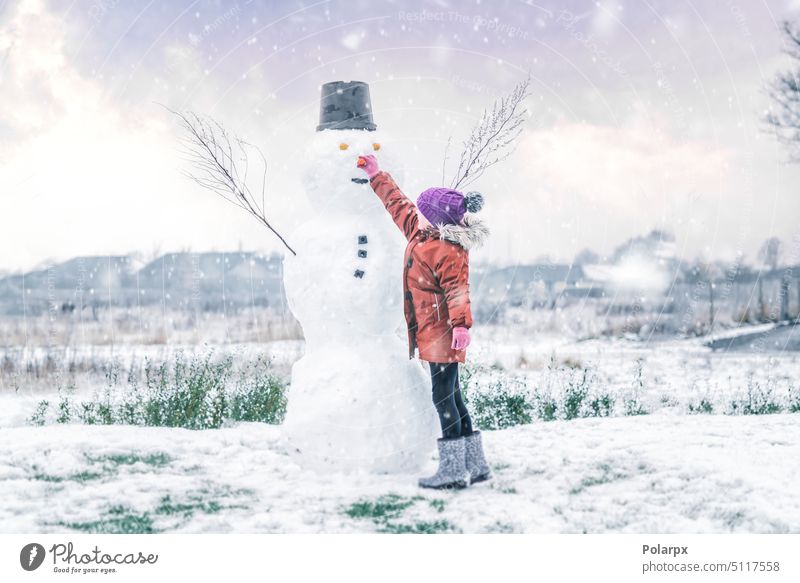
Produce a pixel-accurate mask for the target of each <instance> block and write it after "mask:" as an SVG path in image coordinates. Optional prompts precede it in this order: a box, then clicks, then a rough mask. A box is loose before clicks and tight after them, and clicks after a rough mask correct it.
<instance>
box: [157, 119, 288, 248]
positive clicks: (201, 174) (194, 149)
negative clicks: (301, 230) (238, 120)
mask: <svg viewBox="0 0 800 583" xmlns="http://www.w3.org/2000/svg"><path fill="white" fill-rule="evenodd" d="M164 108H165V109H166V110H167V111H169V112H170V113H172V114H174V115H176V116H177V117H178V119H179V120H180V124H181V127H182V128H183V130H184V131H185V136H184V139H183V153H184V155H185V159H186V160H187V161H188V162H189V163H190V164H191V166H192V169H191V170H187V171H184V175H185V176H187V177H188V178H189V179H191V180H192V181H194V182H195V184H197V185H199V186H200V187H202V188H204V189H206V190H210V191H211V192H213V193H214V194H216V195H218V196H220V197H222V198H223V199H224V200H225V201H227V202H229V203H231V204H233V205H235V206H237V207H239V208H240V209H242V210H244V211H247V212H248V213H249V214H251V215H252V216H253V217H255V218H256V219H257V220H258V221H259V222H260V223H262V224H263V225H264V226H265V227H267V228H268V229H269V230H270V231H272V232H273V233H274V234H275V236H276V237H278V239H280V240H281V243H283V244H284V245H285V246H286V248H287V249H288V250H289V251H291V252H292V254H293V255H297V253H296V252H295V250H294V249H292V248H291V247H290V246H289V244H288V243H287V242H286V240H285V239H284V238H283V236H281V234H280V233H278V231H277V230H275V228H274V227H273V226H272V224H270V222H269V220H267V216H266V213H265V198H266V184H267V159H266V157H265V156H264V153H263V152H262V151H261V150H260V149H259V148H258V147H257V146H255V145H254V144H251V143H249V142H246V141H245V140H243V139H241V138H239V137H238V136H235V135H229V134H228V132H227V131H226V130H225V128H224V127H223V126H222V124H220V123H219V122H217V121H215V120H213V119H211V118H202V117H200V116H199V115H197V114H196V113H192V112H189V113H185V114H184V113H180V112H177V111H173V110H171V109H169V108H168V107H164ZM251 152H255V153H256V154H257V156H258V158H259V160H260V163H261V164H262V166H263V168H264V170H263V172H262V173H261V203H260V204H259V201H258V198H256V196H254V195H253V192H252V191H251V190H250V187H249V186H248V180H247V176H248V173H249V170H250V156H249V155H248V154H250V153H251Z"/></svg>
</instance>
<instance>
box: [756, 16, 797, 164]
mask: <svg viewBox="0 0 800 583" xmlns="http://www.w3.org/2000/svg"><path fill="white" fill-rule="evenodd" d="M782 29H783V34H784V37H785V40H786V47H785V48H784V52H785V53H786V54H787V55H789V56H790V57H791V58H792V59H793V60H794V61H796V62H797V63H798V67H797V68H796V69H795V70H789V71H782V72H780V73H778V74H777V75H776V77H775V78H774V79H773V80H772V82H771V83H770V85H769V87H768V93H769V96H770V97H771V99H772V107H770V109H769V111H767V113H766V114H765V115H764V118H763V121H764V123H765V124H766V126H767V127H768V129H769V130H770V131H771V132H772V133H774V134H775V136H776V137H777V138H778V140H779V141H780V142H781V143H783V144H786V145H787V146H788V147H789V156H790V158H791V160H792V161H794V162H800V26H798V25H794V24H792V23H790V22H784V23H783V25H782Z"/></svg>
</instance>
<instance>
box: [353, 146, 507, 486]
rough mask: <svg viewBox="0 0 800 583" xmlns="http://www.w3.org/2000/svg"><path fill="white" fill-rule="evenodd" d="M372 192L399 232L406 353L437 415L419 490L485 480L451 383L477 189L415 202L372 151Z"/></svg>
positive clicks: (464, 310)
mask: <svg viewBox="0 0 800 583" xmlns="http://www.w3.org/2000/svg"><path fill="white" fill-rule="evenodd" d="M357 165H358V167H359V168H361V169H362V170H364V172H366V174H367V176H368V177H369V182H370V185H371V186H372V189H373V190H374V191H375V194H377V195H378V197H379V198H380V199H381V202H382V203H383V205H384V206H385V207H386V210H387V211H389V214H390V215H391V216H392V219H393V220H394V222H395V224H396V225H397V226H398V227H399V228H400V230H401V231H403V234H404V235H405V237H406V239H407V240H408V245H407V246H406V252H405V256H404V259H403V261H404V270H403V292H404V296H405V306H404V311H405V316H406V323H407V324H408V344H409V358H413V357H414V349H415V348H416V349H418V350H419V358H420V359H421V360H424V361H427V362H428V364H429V367H430V370H431V381H432V385H433V403H434V405H435V407H436V412H437V413H438V414H439V421H440V423H441V426H442V438H441V439H439V440H438V446H439V469H438V471H437V472H436V473H435V474H434V475H433V476H430V477H427V478H421V479H420V480H419V485H420V486H421V487H423V488H463V487H464V486H466V485H467V484H468V483H474V482H480V481H482V480H487V479H489V478H490V477H491V472H490V471H489V466H488V465H487V464H486V459H485V458H484V455H483V446H482V444H481V434H480V432H479V431H473V429H472V420H471V419H470V416H469V412H468V411H467V408H466V406H465V405H464V401H463V399H462V397H461V390H460V388H459V385H458V364H459V363H463V362H464V360H465V357H466V349H467V346H469V343H470V336H469V328H470V327H471V326H472V314H471V312H470V302H469V281H468V280H469V250H470V249H471V248H473V247H476V246H478V245H480V244H482V243H483V241H484V239H485V238H486V236H487V235H488V234H489V230H488V229H487V228H486V226H484V224H483V222H481V221H480V220H479V219H476V218H472V217H470V215H466V216H465V213H466V212H470V213H474V212H477V211H479V210H480V209H481V207H482V206H483V197H482V196H481V195H480V193H477V192H470V193H468V194H467V195H466V196H465V195H463V194H462V193H460V192H458V191H456V190H451V189H448V188H429V189H428V190H426V191H425V192H423V193H422V194H420V195H419V197H418V198H417V204H416V207H415V206H414V203H412V202H411V201H410V200H409V199H408V198H407V197H406V196H405V195H404V194H403V193H402V192H401V191H400V189H399V188H398V187H397V184H395V182H394V180H392V177H391V176H390V175H389V174H388V173H387V172H383V171H381V170H380V169H379V167H378V161H377V160H376V159H375V156H371V155H370V156H361V157H360V158H359V159H358V163H357Z"/></svg>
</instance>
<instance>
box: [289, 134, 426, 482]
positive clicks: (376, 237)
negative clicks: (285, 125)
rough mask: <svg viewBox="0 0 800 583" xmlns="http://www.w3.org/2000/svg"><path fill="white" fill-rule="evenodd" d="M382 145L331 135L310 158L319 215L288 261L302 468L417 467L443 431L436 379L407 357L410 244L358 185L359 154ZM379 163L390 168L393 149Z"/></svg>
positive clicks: (293, 419) (294, 405)
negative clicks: (405, 281)
mask: <svg viewBox="0 0 800 583" xmlns="http://www.w3.org/2000/svg"><path fill="white" fill-rule="evenodd" d="M379 143H380V134H379V132H368V131H365V130H325V131H322V132H318V133H317V134H315V137H314V139H313V140H312V143H311V145H310V148H309V152H308V155H307V161H308V168H307V170H306V176H305V182H304V183H305V186H306V189H307V194H308V197H309V199H310V202H311V203H312V207H313V209H314V212H313V214H311V216H310V217H309V218H308V219H307V220H306V221H305V222H304V223H303V224H302V225H301V226H300V228H299V229H297V230H296V231H295V232H294V233H293V235H292V244H293V246H294V247H295V248H296V251H297V256H296V257H293V256H287V257H286V260H285V262H284V283H285V288H286V295H287V299H288V301H289V307H290V309H291V311H292V313H293V314H294V315H295V317H296V318H297V319H298V321H299V322H300V325H301V326H302V328H303V333H304V336H305V340H306V346H305V354H304V356H303V357H302V358H301V359H300V360H298V361H297V362H296V363H295V364H294V366H293V367H292V380H291V386H290V389H289V405H288V411H287V416H286V420H285V422H284V427H283V436H284V439H285V441H286V443H287V445H288V446H289V449H290V451H292V452H293V453H296V454H297V455H298V456H299V458H300V459H301V461H302V462H303V463H304V465H311V466H316V467H320V468H328V467H330V468H338V469H343V470H354V469H355V470H362V469H363V470H371V471H378V472H394V471H407V470H414V469H417V468H419V467H420V466H421V465H422V463H423V462H424V461H425V460H426V459H427V458H428V456H429V454H430V452H431V447H432V445H431V444H432V443H434V437H435V436H436V435H437V433H438V422H437V418H436V415H435V412H434V409H433V407H432V406H431V392H430V391H431V389H430V376H429V373H428V372H427V371H426V369H425V368H423V366H422V365H421V363H420V362H419V361H416V360H409V358H408V347H407V341H406V331H405V322H404V321H403V308H402V304H403V297H402V289H403V286H402V282H401V279H400V278H401V275H402V257H403V250H404V248H405V240H404V238H403V235H402V233H400V231H399V230H398V229H397V227H396V226H395V225H394V223H393V222H392V220H391V218H390V217H389V215H388V214H387V212H386V210H385V209H384V207H383V205H382V204H381V202H380V200H379V199H378V197H377V196H375V194H374V193H373V192H372V189H371V188H370V186H369V184H359V183H356V182H353V180H352V179H353V178H356V179H363V178H364V177H365V175H364V173H363V172H362V171H360V170H359V169H358V168H356V165H355V162H356V158H357V156H358V155H360V154H364V153H370V152H372V151H373V149H374V148H375V146H374V144H379ZM343 145H346V146H347V148H346V149H344V146H343ZM381 161H382V163H384V164H387V163H388V164H389V167H391V160H390V158H388V157H387V156H386V155H385V148H384V149H382V151H381Z"/></svg>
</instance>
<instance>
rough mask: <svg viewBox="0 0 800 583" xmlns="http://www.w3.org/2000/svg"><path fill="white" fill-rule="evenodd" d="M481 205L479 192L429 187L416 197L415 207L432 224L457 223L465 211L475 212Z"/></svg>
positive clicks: (481, 197)
mask: <svg viewBox="0 0 800 583" xmlns="http://www.w3.org/2000/svg"><path fill="white" fill-rule="evenodd" d="M481 207H483V196H482V195H481V194H480V193H479V192H468V193H467V194H466V195H464V194H461V193H460V192H458V191H457V190H453V189H451V188H429V189H428V190H426V191H425V192H423V193H422V194H420V195H419V196H418V197H417V208H418V209H419V211H420V212H421V213H422V216H423V217H425V218H426V219H427V220H428V222H429V223H430V224H432V225H438V224H440V223H441V224H445V225H457V224H458V223H460V222H461V219H463V218H464V214H465V213H467V212H470V213H476V212H478V211H479V210H481Z"/></svg>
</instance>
